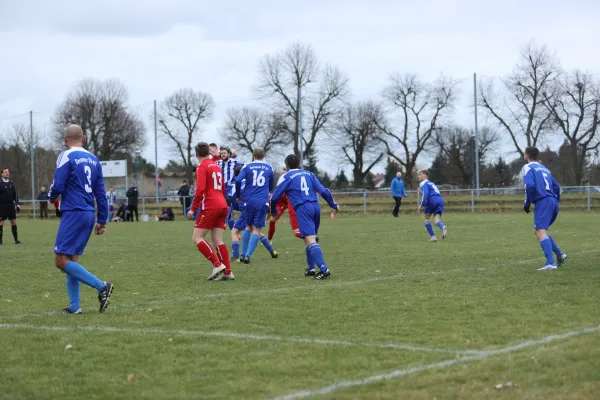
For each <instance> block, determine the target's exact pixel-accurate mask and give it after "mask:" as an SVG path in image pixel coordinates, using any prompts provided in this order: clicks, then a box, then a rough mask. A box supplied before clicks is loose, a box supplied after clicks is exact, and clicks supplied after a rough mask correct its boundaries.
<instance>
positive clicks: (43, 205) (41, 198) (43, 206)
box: [37, 186, 48, 219]
mask: <svg viewBox="0 0 600 400" xmlns="http://www.w3.org/2000/svg"><path fill="white" fill-rule="evenodd" d="M37 199H38V202H39V203H40V218H41V219H48V192H47V191H46V186H42V187H41V188H40V194H38V197H37Z"/></svg>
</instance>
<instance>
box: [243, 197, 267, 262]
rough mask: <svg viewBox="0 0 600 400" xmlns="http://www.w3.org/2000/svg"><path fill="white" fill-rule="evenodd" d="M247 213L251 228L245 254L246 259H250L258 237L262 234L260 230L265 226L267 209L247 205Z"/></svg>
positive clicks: (262, 206)
mask: <svg viewBox="0 0 600 400" xmlns="http://www.w3.org/2000/svg"><path fill="white" fill-rule="evenodd" d="M247 212H248V218H247V220H248V222H249V223H250V225H251V226H252V236H250V242H249V243H248V251H247V252H246V258H249V257H252V255H253V254H254V251H255V250H256V247H257V246H258V242H260V235H261V233H262V228H263V227H264V226H265V221H266V218H267V212H268V208H267V207H266V206H264V205H258V206H254V205H248V208H247Z"/></svg>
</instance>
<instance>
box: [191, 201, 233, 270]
mask: <svg viewBox="0 0 600 400" xmlns="http://www.w3.org/2000/svg"><path fill="white" fill-rule="evenodd" d="M216 219H217V215H216V214H215V212H213V211H212V210H204V211H202V212H200V213H199V214H198V218H197V219H196V224H195V225H194V232H193V233H192V240H193V241H194V243H195V244H196V248H197V249H198V251H199V252H200V253H202V255H203V256H204V257H205V258H206V259H207V260H208V261H210V263H211V264H212V265H213V271H212V272H211V275H210V276H209V277H208V280H212V279H214V277H215V276H216V275H218V274H220V273H222V272H223V271H224V270H225V266H224V265H222V264H221V262H220V261H219V259H218V257H217V255H216V254H215V253H214V251H213V249H212V247H211V246H210V245H209V244H208V242H207V241H206V240H204V238H205V236H206V234H207V233H208V232H209V231H210V230H211V229H213V227H214V223H215V220H216ZM215 270H216V272H215Z"/></svg>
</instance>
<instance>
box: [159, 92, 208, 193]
mask: <svg viewBox="0 0 600 400" xmlns="http://www.w3.org/2000/svg"><path fill="white" fill-rule="evenodd" d="M214 108H215V102H214V100H213V98H212V96H211V95H210V94H208V93H204V92H197V91H195V90H193V89H179V90H178V91H176V92H175V93H173V94H172V95H170V96H169V97H167V98H166V99H165V101H164V102H163V103H162V104H161V106H160V113H159V115H158V118H159V129H160V131H161V133H162V135H163V136H164V137H165V138H166V139H167V141H168V142H169V144H170V146H171V150H172V152H173V154H174V155H176V156H177V157H178V158H179V160H180V161H181V163H182V164H183V165H184V166H185V170H186V178H187V181H188V182H191V181H192V180H193V177H194V176H193V169H194V167H193V164H192V162H193V159H194V153H193V149H194V146H195V145H196V141H197V139H198V135H199V134H200V129H201V127H202V124H203V123H205V122H207V121H210V119H211V118H212V115H213V111H214Z"/></svg>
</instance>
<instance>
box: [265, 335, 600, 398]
mask: <svg viewBox="0 0 600 400" xmlns="http://www.w3.org/2000/svg"><path fill="white" fill-rule="evenodd" d="M598 331H600V326H596V327H593V328H585V329H582V330H579V331H572V332H567V333H563V334H558V335H550V336H546V337H545V338H542V339H537V340H528V341H526V342H522V343H519V344H516V345H514V346H508V347H503V348H501V349H497V350H489V351H485V352H483V353H482V354H479V355H473V356H467V357H463V358H454V359H451V360H446V361H442V362H438V363H433V364H427V365H422V366H419V367H413V368H407V369H398V370H395V371H392V372H389V373H386V374H380V375H373V376H369V377H367V378H363V379H356V380H353V381H342V382H338V383H334V384H332V385H329V386H325V387H322V388H321V389H315V390H303V391H300V392H295V393H291V394H288V395H285V396H280V397H276V398H274V399H272V400H295V399H303V398H306V397H311V396H317V395H322V394H328V393H331V392H334V391H336V390H339V389H344V388H349V387H355V386H364V385H368V384H370V383H373V382H379V381H383V380H387V379H392V378H398V377H401V376H405V375H410V374H414V373H417V372H422V371H426V370H429V369H436V368H445V367H449V366H451V365H454V364H457V363H465V362H468V361H475V360H483V359H486V358H489V357H491V356H495V355H498V354H504V353H509V352H513V351H517V350H521V349H524V348H527V347H532V346H537V345H540V344H548V343H552V342H554V341H556V340H561V339H566V338H569V337H571V336H576V335H581V334H584V333H594V332H598Z"/></svg>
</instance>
